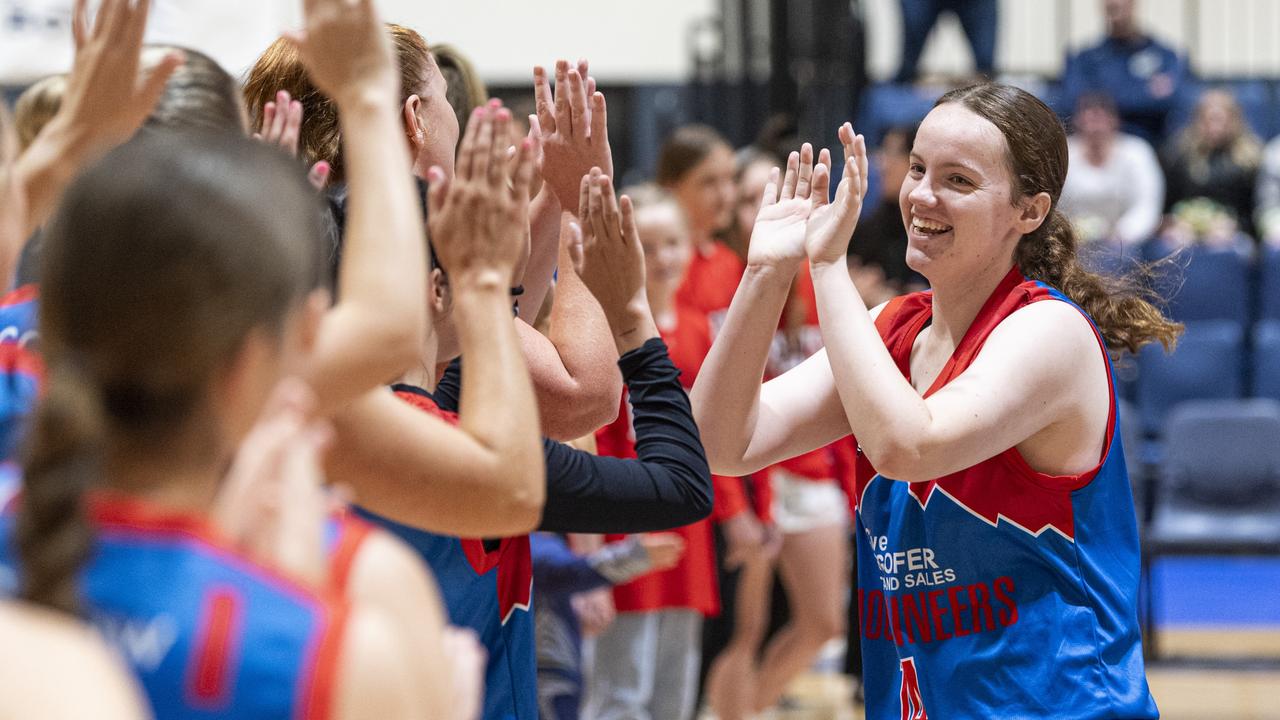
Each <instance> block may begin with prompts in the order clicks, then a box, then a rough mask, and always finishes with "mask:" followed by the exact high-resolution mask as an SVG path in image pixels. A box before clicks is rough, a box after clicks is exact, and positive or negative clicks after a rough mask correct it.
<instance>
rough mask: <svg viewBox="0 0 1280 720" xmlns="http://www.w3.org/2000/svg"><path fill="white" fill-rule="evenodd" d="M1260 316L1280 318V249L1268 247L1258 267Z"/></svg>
mask: <svg viewBox="0 0 1280 720" xmlns="http://www.w3.org/2000/svg"><path fill="white" fill-rule="evenodd" d="M1258 318H1259V319H1261V320H1280V249H1277V248H1268V249H1267V250H1266V251H1264V252H1263V253H1262V261H1261V262H1260V263H1259V267H1258Z"/></svg>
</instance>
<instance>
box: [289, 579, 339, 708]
mask: <svg viewBox="0 0 1280 720" xmlns="http://www.w3.org/2000/svg"><path fill="white" fill-rule="evenodd" d="M319 611H320V616H321V617H320V619H319V621H318V628H317V631H316V635H315V639H314V640H313V641H312V644H311V646H310V647H309V648H308V649H309V650H312V652H308V653H307V656H308V657H309V658H310V659H311V666H310V667H309V668H307V669H306V673H305V675H304V677H306V678H307V680H305V681H304V682H303V685H302V687H301V688H299V691H300V693H299V694H300V698H301V699H300V701H299V702H298V704H297V708H298V714H297V717H298V718H300V719H301V720H328V719H329V718H330V717H332V716H333V713H334V708H336V707H337V705H338V702H337V692H338V680H337V678H338V660H339V659H340V657H341V655H342V641H343V640H344V639H346V635H347V617H348V611H349V609H348V607H347V605H346V604H339V603H334V604H332V605H323V606H321V607H320V608H319Z"/></svg>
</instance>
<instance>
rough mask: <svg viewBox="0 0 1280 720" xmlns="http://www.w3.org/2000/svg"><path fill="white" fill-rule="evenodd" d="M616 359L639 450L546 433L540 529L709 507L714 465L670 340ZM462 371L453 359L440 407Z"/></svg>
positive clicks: (693, 512) (669, 516)
mask: <svg viewBox="0 0 1280 720" xmlns="http://www.w3.org/2000/svg"><path fill="white" fill-rule="evenodd" d="M618 366H619V367H620V368H621V369H622V378H623V381H624V382H625V383H626V385H627V389H628V390H629V391H630V401H631V408H632V418H633V419H632V423H633V426H634V428H635V435H636V455H637V458H636V459H621V458H612V457H598V456H596V455H592V454H591V453H588V452H583V451H581V450H577V449H575V448H571V447H569V446H568V445H565V444H563V443H558V442H555V441H553V440H547V439H544V440H543V449H544V451H545V453H546V463H547V501H546V506H545V508H544V509H543V515H542V524H541V529H542V530H548V531H552V532H584V533H605V532H609V533H632V532H650V531H655V530H667V529H670V528H675V527H680V526H682V525H688V524H689V523H693V522H697V521H698V520H701V519H703V518H705V517H707V516H708V515H710V514H711V507H712V504H713V502H714V492H713V490H712V486H711V469H710V467H709V466H708V465H707V457H706V453H705V451H704V450H703V448H702V439H701V438H700V437H699V436H698V426H697V425H696V424H695V423H694V421H693V411H692V409H691V408H690V406H689V396H688V395H687V394H686V393H685V391H684V388H683V387H681V385H680V371H679V370H677V369H676V367H675V365H673V364H672V362H671V358H670V357H669V356H668V355H667V346H666V343H664V342H662V340H661V339H658V338H653V339H651V340H649V341H648V342H646V343H645V344H644V345H642V346H641V347H639V348H636V349H635V350H632V351H630V352H628V353H627V354H625V355H623V356H622V357H621V358H620V359H619V360H618ZM460 372H461V369H460V367H459V366H458V365H457V364H456V363H455V364H452V365H450V366H449V369H448V370H447V371H446V373H445V377H444V378H443V379H442V380H441V381H440V384H439V386H438V387H437V388H436V393H435V397H436V401H437V403H439V405H440V407H442V408H444V409H447V410H452V409H454V407H456V404H457V395H456V392H455V391H454V390H453V389H454V388H456V387H459V386H460V382H459V380H458V378H459V377H460V375H459V373H460ZM450 375H453V377H452V378H451V377H450ZM442 391H443V392H442ZM451 406H453V407H451Z"/></svg>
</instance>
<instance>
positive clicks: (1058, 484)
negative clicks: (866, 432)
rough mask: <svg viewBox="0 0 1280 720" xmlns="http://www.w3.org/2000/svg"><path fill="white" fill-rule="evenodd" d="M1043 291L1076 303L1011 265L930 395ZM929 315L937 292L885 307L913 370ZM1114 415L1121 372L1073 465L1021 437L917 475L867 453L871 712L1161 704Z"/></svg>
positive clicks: (897, 714) (857, 498) (1037, 713)
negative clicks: (885, 468) (880, 463)
mask: <svg viewBox="0 0 1280 720" xmlns="http://www.w3.org/2000/svg"><path fill="white" fill-rule="evenodd" d="M1041 301H1057V302H1067V303H1070V301H1069V300H1068V299H1067V298H1066V297H1065V296H1064V295H1062V294H1061V293H1060V292H1058V291H1057V290H1054V289H1052V288H1050V287H1048V286H1046V285H1044V284H1042V283H1038V282H1031V281H1027V280H1025V278H1023V277H1022V275H1021V273H1020V272H1019V271H1018V269H1017V268H1016V267H1015V268H1014V269H1013V270H1012V271H1010V273H1009V275H1008V276H1007V277H1006V278H1005V279H1004V280H1003V281H1002V282H1001V283H1000V285H999V286H998V287H997V288H996V290H995V292H994V293H993V294H992V296H991V298H990V299H988V300H987V302H986V304H985V305H984V307H983V308H982V310H981V311H980V312H979V314H978V316H977V318H975V320H974V322H973V324H972V326H971V327H970V328H969V331H968V333H966V335H965V337H964V338H963V339H962V340H961V342H960V344H959V346H958V347H957V348H956V351H955V353H954V354H953V355H952V357H951V359H950V360H949V361H948V363H947V365H946V366H945V367H944V368H943V370H942V372H941V374H940V375H939V377H938V379H937V381H936V382H935V383H934V385H933V386H932V387H931V388H930V389H929V391H928V392H926V393H925V396H926V397H927V396H928V395H929V394H931V393H932V392H935V391H937V390H938V389H939V388H941V387H942V386H944V385H945V384H946V383H948V382H950V381H951V380H953V379H954V378H956V377H957V376H959V375H960V374H961V373H963V372H964V370H965V369H966V368H967V367H968V366H969V364H970V363H971V362H972V361H973V359H974V358H975V357H976V356H977V354H978V352H979V351H980V350H981V349H982V345H983V343H985V341H986V339H987V337H988V336H989V335H990V334H991V331H992V330H994V329H995V327H996V325H998V324H999V323H1000V322H1001V321H1002V320H1003V319H1004V318H1006V317H1008V316H1009V315H1010V314H1012V313H1013V312H1015V311H1016V310H1018V309H1020V308H1022V307H1025V306H1027V305H1028V304H1030V303H1034V302H1041ZM1073 307H1074V305H1073ZM1077 309H1079V308H1077ZM931 312H932V306H931V298H930V295H929V293H916V294H913V295H907V296H904V297H901V298H896V299H895V300H893V301H891V302H890V303H889V304H888V305H887V306H886V307H885V309H884V310H883V312H882V313H881V314H880V316H879V318H878V319H877V322H876V325H877V327H878V329H879V330H880V334H881V337H882V338H883V339H884V342H885V345H886V346H887V347H888V349H889V352H890V354H891V355H892V356H893V358H894V360H895V361H896V362H897V364H898V367H899V368H900V369H901V370H902V373H903V375H904V376H906V377H908V378H909V376H910V359H911V347H912V344H913V343H914V341H915V339H916V336H917V335H918V334H919V333H920V331H921V329H923V328H924V326H925V324H926V322H928V320H929V319H930V314H931ZM1081 312H1082V313H1083V311H1081ZM1086 317H1087V316H1086ZM1095 332H1096V328H1095ZM1098 342H1099V352H1103V353H1104V354H1105V346H1104V345H1103V344H1102V339H1101V336H1099V338H1098ZM1107 368H1108V376H1109V381H1110V373H1111V369H1110V363H1108V365H1107ZM1116 423H1117V416H1116V403H1115V394H1114V384H1112V403H1111V411H1110V415H1109V421H1108V430H1107V438H1106V443H1105V447H1104V451H1103V456H1102V458H1101V460H1100V461H1099V463H1098V466H1097V467H1095V468H1094V469H1093V470H1091V471H1089V472H1087V473H1084V474H1083V475H1075V476H1049V475H1044V474H1041V473H1038V472H1036V471H1035V470H1033V469H1032V468H1031V467H1030V466H1029V465H1027V463H1026V461H1025V460H1024V459H1023V458H1022V456H1021V455H1020V454H1019V453H1018V451H1017V449H1016V448H1010V449H1009V450H1006V451H1005V452H1003V453H1000V454H999V455H997V456H995V457H993V458H990V459H988V460H985V461H983V462H981V463H978V464H977V465H974V466H973V467H970V468H968V469H965V470H961V471H959V472H956V473H953V474H951V475H947V476H946V477H942V478H938V479H936V480H932V481H929V482H918V483H906V482H899V481H897V480H892V479H889V478H886V477H884V476H882V475H880V474H878V473H877V472H876V471H875V468H873V467H872V466H871V463H870V462H869V461H868V460H867V459H866V457H865V456H864V455H862V453H861V452H859V453H858V468H857V473H856V475H857V477H856V480H855V487H854V488H853V489H854V492H853V493H852V495H853V500H852V501H853V502H854V503H856V510H855V511H856V517H857V536H858V538H857V552H858V597H857V601H858V603H859V610H860V613H861V623H862V628H861V632H862V654H863V667H864V674H863V686H864V688H865V691H866V702H867V717H868V718H869V719H873V720H925V719H926V718H934V719H935V720H936V719H937V718H991V717H1001V718H1020V717H1037V718H1041V717H1046V718H1047V717H1052V718H1057V719H1064V720H1065V719H1084V718H1154V717H1157V716H1158V712H1157V710H1156V706H1155V702H1154V700H1153V699H1152V697H1151V693H1150V692H1149V690H1148V688H1147V681H1146V675H1145V671H1144V668H1143V661H1142V646H1141V637H1140V633H1139V626H1138V614H1137V593H1138V532H1137V522H1136V519H1135V515H1134V506H1133V496H1132V491H1131V490H1130V486H1129V479H1128V473H1127V471H1126V468H1125V464H1124V453H1123V451H1122V449H1121V446H1120V433H1119V432H1118V431H1117V424H1116Z"/></svg>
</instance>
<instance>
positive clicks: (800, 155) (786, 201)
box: [747, 143, 831, 266]
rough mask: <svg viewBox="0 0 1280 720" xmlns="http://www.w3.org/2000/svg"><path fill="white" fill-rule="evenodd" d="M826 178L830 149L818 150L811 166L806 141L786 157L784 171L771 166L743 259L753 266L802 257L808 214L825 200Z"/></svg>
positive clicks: (789, 262) (828, 177)
mask: <svg viewBox="0 0 1280 720" xmlns="http://www.w3.org/2000/svg"><path fill="white" fill-rule="evenodd" d="M779 180H781V184H779ZM830 182H831V153H830V152H828V151H827V150H826V149H825V148H824V149H823V150H822V151H821V152H820V153H818V163H817V165H816V166H815V165H814V162H813V146H812V145H810V144H809V143H805V144H804V145H802V146H801V148H800V152H792V153H791V154H790V155H789V156H788V157H787V168H786V173H785V174H782V173H781V172H780V171H779V170H778V168H774V169H773V171H772V172H771V173H770V174H769V182H768V183H767V184H766V185H765V187H764V194H763V196H762V197H761V199H760V210H759V212H757V213H756V224H755V226H754V227H753V228H752V230H751V244H750V246H749V247H748V249H747V262H748V263H749V264H751V265H756V266H783V265H788V266H789V265H794V264H796V263H797V262H798V261H800V260H802V259H803V258H804V256H805V255H804V251H805V245H804V238H805V228H806V226H807V224H808V222H809V216H810V215H811V214H813V212H814V210H816V209H817V208H820V207H822V206H824V205H826V204H827V190H828V188H829V187H830Z"/></svg>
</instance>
